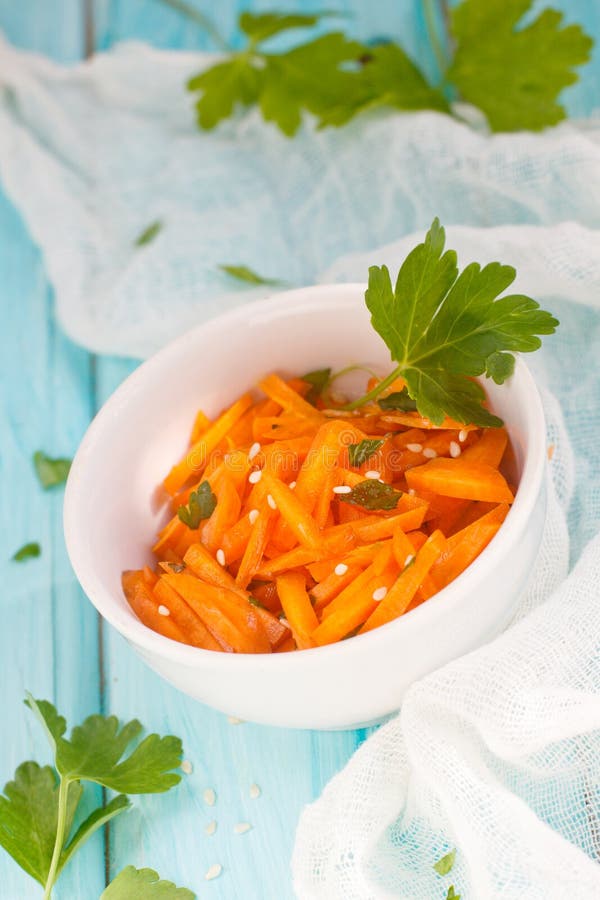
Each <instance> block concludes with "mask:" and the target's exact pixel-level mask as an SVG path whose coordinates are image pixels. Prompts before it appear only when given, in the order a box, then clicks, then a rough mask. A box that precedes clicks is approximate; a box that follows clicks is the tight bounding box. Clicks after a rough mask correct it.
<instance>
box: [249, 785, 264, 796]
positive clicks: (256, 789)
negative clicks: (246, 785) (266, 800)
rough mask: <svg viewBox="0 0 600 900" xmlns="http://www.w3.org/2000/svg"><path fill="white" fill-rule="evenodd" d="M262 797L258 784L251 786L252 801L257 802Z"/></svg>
mask: <svg viewBox="0 0 600 900" xmlns="http://www.w3.org/2000/svg"><path fill="white" fill-rule="evenodd" d="M260 795H261V789H260V788H259V786H258V785H257V784H252V785H250V799H251V800H257V799H258V798H259V797H260Z"/></svg>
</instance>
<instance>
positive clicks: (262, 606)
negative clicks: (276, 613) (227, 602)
mask: <svg viewBox="0 0 600 900" xmlns="http://www.w3.org/2000/svg"><path fill="white" fill-rule="evenodd" d="M248 603H249V604H250V605H251V606H258V608H259V609H266V608H267V607H266V606H265V604H264V603H261V602H260V600H257V599H256V597H248Z"/></svg>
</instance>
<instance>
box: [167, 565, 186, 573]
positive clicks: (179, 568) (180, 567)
mask: <svg viewBox="0 0 600 900" xmlns="http://www.w3.org/2000/svg"><path fill="white" fill-rule="evenodd" d="M168 566H169V568H170V570H171V572H175V573H176V574H177V575H179V574H180V573H181V572H185V570H186V569H187V566H186V564H185V563H184V562H182V563H168Z"/></svg>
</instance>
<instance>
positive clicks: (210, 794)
mask: <svg viewBox="0 0 600 900" xmlns="http://www.w3.org/2000/svg"><path fill="white" fill-rule="evenodd" d="M202 796H203V797H204V802H205V803H206V805H207V806H214V805H215V803H216V802H217V795H216V794H215V792H214V791H213V789H212V788H206V790H205V791H204V794H203V795H202Z"/></svg>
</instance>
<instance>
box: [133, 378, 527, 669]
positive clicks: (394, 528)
mask: <svg viewBox="0 0 600 900" xmlns="http://www.w3.org/2000/svg"><path fill="white" fill-rule="evenodd" d="M312 374H314V373H311V375H312ZM377 383H378V381H377V379H374V378H372V379H371V380H370V381H369V384H368V386H367V387H368V390H371V389H372V388H373V387H375V386H376V385H377ZM259 388H260V391H261V393H260V396H259V395H256V396H255V395H253V394H251V393H247V394H244V395H243V396H241V397H240V398H239V399H237V400H236V401H235V402H234V403H233V404H232V405H231V406H230V407H229V408H228V409H226V410H225V411H224V412H222V413H221V415H220V416H218V418H216V419H215V420H214V421H211V420H210V419H209V418H208V417H207V416H206V415H205V414H204V413H203V412H198V414H197V416H196V419H195V421H194V424H193V428H192V433H191V437H190V446H189V448H188V450H187V452H186V453H185V455H184V456H183V458H182V459H181V460H179V461H178V462H177V463H176V464H175V465H174V466H173V468H172V469H171V471H170V472H169V473H168V475H167V476H166V478H165V480H164V489H165V492H166V493H165V496H168V497H169V498H170V499H169V503H170V507H171V516H170V518H169V521H168V522H167V524H166V525H165V527H164V528H163V529H162V531H161V532H160V533H159V535H158V536H157V540H156V543H155V544H154V547H153V548H152V550H153V553H154V556H155V559H156V564H155V566H154V567H153V568H150V567H148V566H147V567H145V568H144V569H142V570H136V571H128V572H124V573H123V577H122V583H123V590H124V592H125V596H126V598H127V600H128V602H129V604H130V605H131V607H132V609H133V610H134V612H135V613H136V615H137V616H138V617H139V619H140V620H141V621H142V622H143V623H144V624H145V625H147V626H148V627H149V628H152V629H153V630H154V631H157V632H159V633H160V634H162V635H164V636H165V637H169V638H172V639H173V640H176V641H180V642H182V643H185V644H190V645H192V646H195V647H201V648H203V649H206V650H220V651H225V652H228V653H232V652H233V653H271V652H273V653H282V652H287V651H292V650H306V649H309V648H313V647H319V646H323V645H325V644H333V643H335V642H336V641H341V640H344V639H345V638H348V637H351V636H353V635H355V634H363V633H365V632H367V631H370V630H371V629H373V628H377V627H379V626H380V625H385V624H386V623H387V622H390V621H392V620H393V619H396V618H398V617H399V616H402V615H405V614H406V613H408V612H410V610H412V609H414V608H415V607H416V606H418V605H419V604H421V603H425V602H426V601H427V600H428V599H429V598H430V597H432V596H433V595H434V594H435V593H437V592H438V591H440V590H441V589H442V588H444V587H445V586H446V585H447V584H449V583H450V582H451V581H453V580H454V579H455V578H456V577H457V576H458V575H460V573H461V572H463V571H464V570H465V569H466V568H467V566H469V565H470V564H471V563H472V562H473V560H474V559H476V557H477V556H478V555H479V554H480V553H481V551H482V550H483V549H484V548H485V547H486V546H487V545H488V544H489V542H490V541H491V540H492V538H493V537H494V535H495V534H496V532H497V531H498V529H499V528H500V526H501V524H502V522H503V521H504V518H505V517H506V515H507V513H508V511H509V508H510V504H511V503H512V501H513V489H512V488H511V486H510V485H509V483H508V482H507V480H506V477H505V475H504V474H503V463H505V461H506V451H507V444H508V441H507V434H506V431H505V429H504V428H476V427H474V426H469V425H466V426H465V425H462V424H461V423H459V422H455V421H452V420H451V419H449V418H446V419H445V420H444V421H443V422H442V423H441V425H439V426H434V425H433V424H432V423H431V422H430V421H428V420H427V419H425V418H423V417H422V416H421V415H419V413H418V412H417V411H416V409H414V408H413V409H410V408H407V407H409V406H410V404H406V403H403V402H402V397H403V396H404V397H406V393H405V385H404V382H403V381H402V380H401V379H399V380H397V381H396V382H394V383H393V384H391V385H389V386H388V387H387V389H386V390H385V392H382V393H381V395H380V396H379V398H378V402H377V403H374V404H371V405H367V406H363V407H362V408H361V409H359V410H354V411H350V410H347V409H344V408H343V407H344V405H346V404H345V402H344V399H345V398H340V397H339V396H337V395H336V396H335V401H336V402H333V400H332V399H331V398H330V397H327V396H326V395H325V396H323V395H321V394H319V393H318V392H315V387H314V379H313V378H311V376H310V375H307V376H305V377H304V378H292V379H288V380H284V379H283V378H282V377H280V376H279V375H277V374H271V375H268V376H267V377H266V378H264V379H263V380H262V381H261V382H260V384H259ZM315 393H316V396H314V395H315ZM394 398H400V402H398V403H395V401H394Z"/></svg>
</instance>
